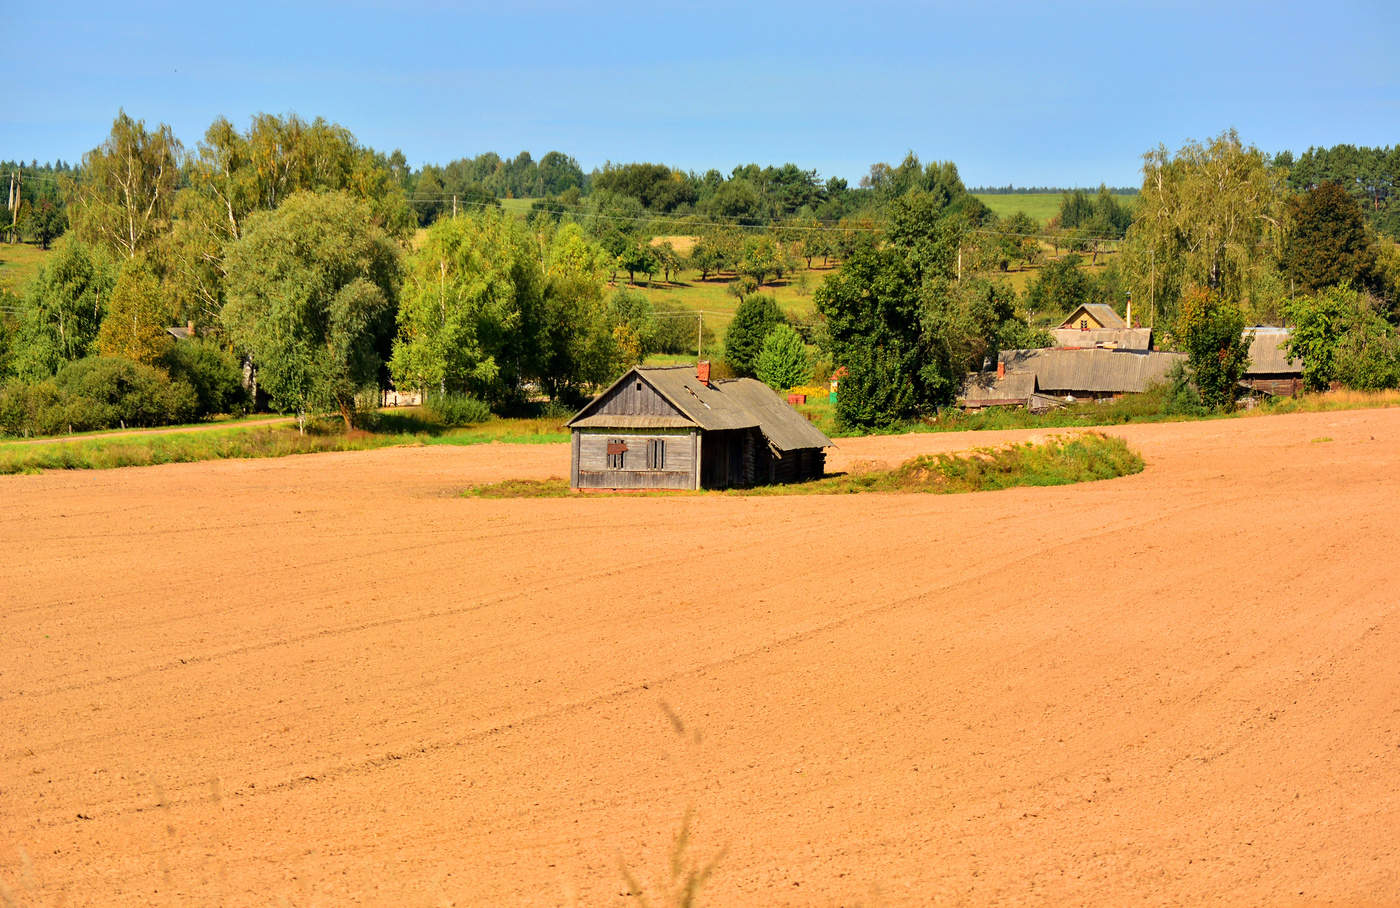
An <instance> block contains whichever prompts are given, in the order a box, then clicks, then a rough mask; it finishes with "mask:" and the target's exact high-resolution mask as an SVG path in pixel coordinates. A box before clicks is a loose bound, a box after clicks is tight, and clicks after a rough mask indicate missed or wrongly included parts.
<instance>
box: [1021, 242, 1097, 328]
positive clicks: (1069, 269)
mask: <svg viewBox="0 0 1400 908" xmlns="http://www.w3.org/2000/svg"><path fill="white" fill-rule="evenodd" d="M1082 262H1083V259H1081V258H1080V257H1079V256H1077V255H1075V254H1074V253H1072V252H1071V253H1070V254H1069V255H1067V256H1065V257H1064V258H1062V259H1058V260H1056V261H1054V262H1051V263H1050V264H1048V265H1046V266H1045V267H1043V268H1041V269H1040V274H1039V275H1038V276H1037V277H1036V279H1035V282H1034V283H1033V284H1031V285H1030V286H1029V287H1028V288H1027V289H1026V308H1028V309H1030V310H1031V311H1032V312H1043V313H1051V314H1056V315H1059V316H1067V315H1069V314H1070V313H1071V312H1073V311H1074V310H1075V309H1077V308H1079V307H1080V306H1082V305H1084V304H1086V303H1092V302H1096V301H1097V300H1096V294H1095V288H1094V279H1093V278H1092V277H1090V276H1089V274H1088V273H1087V272H1086V271H1084V270H1083V269H1082V268H1080V267H1079V266H1080V264H1081V263H1082Z"/></svg>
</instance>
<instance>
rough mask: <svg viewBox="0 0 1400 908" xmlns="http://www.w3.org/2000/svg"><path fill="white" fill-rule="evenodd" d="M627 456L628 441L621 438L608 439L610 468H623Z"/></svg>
mask: <svg viewBox="0 0 1400 908" xmlns="http://www.w3.org/2000/svg"><path fill="white" fill-rule="evenodd" d="M626 457H627V442H625V441H623V440H622V439H620V438H609V439H608V469H609V470H621V469H622V468H623V464H624V462H625V458H626Z"/></svg>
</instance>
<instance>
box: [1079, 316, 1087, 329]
mask: <svg viewBox="0 0 1400 908" xmlns="http://www.w3.org/2000/svg"><path fill="white" fill-rule="evenodd" d="M1079 330H1080V331H1088V330H1089V320H1088V319H1087V318H1081V319H1080V320H1079Z"/></svg>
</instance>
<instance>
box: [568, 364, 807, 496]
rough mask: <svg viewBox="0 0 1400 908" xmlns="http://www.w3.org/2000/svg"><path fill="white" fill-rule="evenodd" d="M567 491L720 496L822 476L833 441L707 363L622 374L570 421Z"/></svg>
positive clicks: (766, 392)
mask: <svg viewBox="0 0 1400 908" xmlns="http://www.w3.org/2000/svg"><path fill="white" fill-rule="evenodd" d="M568 427H569V429H570V432H571V434H572V436H573V437H572V443H573V455H572V464H571V468H570V478H569V485H570V486H571V487H572V488H575V489H700V488H705V489H725V488H732V487H739V488H745V487H748V486H755V485H764V484H768V483H777V482H799V481H802V480H806V479H815V478H818V477H820V476H821V475H822V474H823V473H824V472H825V470H826V449H827V448H828V447H830V446H831V439H829V438H827V437H826V435H824V434H823V433H822V432H821V431H819V430H818V429H817V428H816V427H815V426H813V425H812V424H811V423H810V422H808V421H807V420H806V418H804V417H803V416H802V415H801V414H800V413H798V412H797V411H796V410H794V409H793V408H792V407H790V406H789V405H788V404H787V403H786V402H785V401H784V400H783V399H782V398H781V397H779V396H778V394H777V393H776V392H775V391H773V389H772V388H769V387H768V386H767V385H765V384H763V383H762V382H760V381H756V380H754V379H752V378H739V379H730V380H723V381H711V380H710V376H709V363H701V364H700V366H699V367H698V369H697V368H695V367H691V366H668V367H656V368H642V367H636V368H633V369H629V370H628V371H627V372H626V374H624V375H623V376H622V377H621V378H619V379H618V380H617V381H615V382H613V383H612V385H611V386H610V387H609V388H608V389H607V390H606V391H604V392H603V393H602V394H599V395H598V396H597V397H596V398H594V399H593V401H592V402H591V403H589V404H588V406H586V407H584V408H583V409H582V410H580V411H579V412H578V415H576V416H575V417H574V418H573V419H571V420H569V422H568Z"/></svg>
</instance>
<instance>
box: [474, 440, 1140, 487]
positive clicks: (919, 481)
mask: <svg viewBox="0 0 1400 908" xmlns="http://www.w3.org/2000/svg"><path fill="white" fill-rule="evenodd" d="M1142 469H1143V462H1142V458H1141V457H1139V456H1138V454H1137V453H1136V452H1135V451H1133V450H1132V449H1131V448H1129V447H1128V445H1127V444H1126V443H1125V442H1124V441H1123V440H1122V439H1120V438H1109V437H1108V436H1106V435H1103V434H1101V433H1098V432H1087V433H1084V434H1081V435H1075V436H1073V437H1070V438H1065V439H1059V438H1056V439H1050V440H1049V441H1045V442H1041V443H1040V444H1031V443H1026V444H1019V445H1006V446H1003V447H998V448H979V449H978V450H976V451H971V452H968V453H964V454H929V455H923V456H920V457H915V458H912V459H911V460H907V461H905V462H904V463H903V464H901V465H900V466H898V467H896V468H895V469H893V470H874V471H871V472H868V473H839V474H836V475H834V476H827V477H825V478H822V479H817V480H813V481H811V482H799V483H791V484H788V485H773V486H759V487H757V488H753V489H731V490H728V491H724V492H619V493H614V494H619V495H647V496H651V495H852V494H856V493H860V492H886V493H891V492H893V493H901V494H907V493H915V492H922V493H933V494H945V495H946V494H955V493H960V492H992V491H996V490H998V489H1009V488H1014V487H1016V486H1058V485H1069V484H1072V483H1077V482H1093V481H1095V480H1099V479H1113V478H1115V477H1118V476H1128V475H1131V474H1133V473H1140V472H1142ZM462 494H463V495H464V496H466V497H469V498H561V497H564V496H567V495H569V494H571V493H570V489H569V483H568V481H567V480H564V479H560V478H558V477H553V478H550V479H543V480H531V479H510V480H506V481H505V482H495V483H490V484H487V485H481V486H473V487H471V488H469V489H466V490H465V491H463V493H462ZM603 494H607V493H603Z"/></svg>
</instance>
